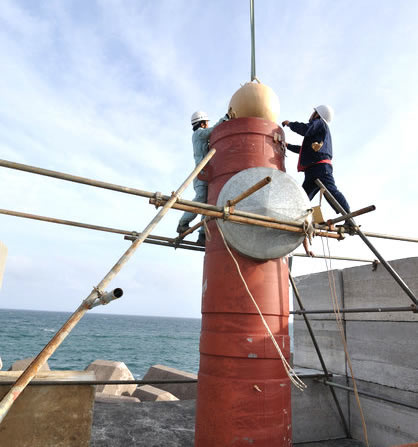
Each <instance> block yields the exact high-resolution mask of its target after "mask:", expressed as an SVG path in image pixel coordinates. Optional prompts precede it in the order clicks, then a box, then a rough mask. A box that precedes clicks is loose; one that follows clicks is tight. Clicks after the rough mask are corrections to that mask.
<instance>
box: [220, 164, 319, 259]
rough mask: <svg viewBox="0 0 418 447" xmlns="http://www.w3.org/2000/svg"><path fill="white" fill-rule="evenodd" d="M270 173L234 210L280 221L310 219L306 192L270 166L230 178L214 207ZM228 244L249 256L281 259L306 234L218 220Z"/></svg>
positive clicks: (287, 176) (222, 203)
mask: <svg viewBox="0 0 418 447" xmlns="http://www.w3.org/2000/svg"><path fill="white" fill-rule="evenodd" d="M267 176H270V177H271V179H272V181H271V183H270V184H268V185H267V186H264V187H263V188H261V189H260V190H258V191H257V192H255V193H253V194H252V195H250V196H249V197H247V198H245V199H244V200H242V201H241V202H239V203H238V204H237V205H236V206H235V209H237V210H241V211H246V212H251V213H257V214H263V215H265V216H270V217H274V218H276V219H278V220H280V221H283V222H286V221H287V222H290V221H293V222H295V221H296V222H299V223H303V222H304V221H305V220H307V221H308V222H311V219H312V218H311V214H310V212H309V211H308V210H310V209H311V204H310V201H309V199H308V196H307V195H306V193H305V191H304V190H303V189H302V187H301V186H299V185H298V184H297V183H296V181H295V180H294V179H293V178H292V177H290V176H289V175H288V174H286V173H285V172H282V171H279V170H277V169H273V168H264V167H258V168H250V169H245V170H244V171H241V172H239V173H238V174H236V175H234V176H233V177H231V178H230V179H229V180H228V181H227V182H226V183H225V185H224V186H223V188H222V190H221V192H220V193H219V196H218V201H217V206H221V207H223V206H225V204H226V203H227V201H228V200H231V199H233V198H235V197H237V196H238V195H239V194H241V193H242V192H244V191H245V190H247V189H248V188H250V187H251V186H253V185H254V184H256V183H257V182H259V181H260V180H262V179H263V178H265V177H267ZM218 222H219V225H220V227H221V229H222V232H223V233H224V235H225V238H226V240H227V242H228V244H230V245H231V247H233V248H234V249H235V250H237V251H238V252H239V253H241V254H243V255H245V256H249V257H251V258H255V259H260V260H268V259H276V258H281V257H282V256H286V255H287V254H289V253H290V252H292V251H293V250H294V249H295V248H296V247H297V246H299V245H300V244H301V243H302V242H303V239H304V238H305V235H304V234H303V233H292V232H289V231H284V230H276V229H273V228H265V227H259V226H255V225H248V224H238V223H233V222H229V221H224V220H222V219H218Z"/></svg>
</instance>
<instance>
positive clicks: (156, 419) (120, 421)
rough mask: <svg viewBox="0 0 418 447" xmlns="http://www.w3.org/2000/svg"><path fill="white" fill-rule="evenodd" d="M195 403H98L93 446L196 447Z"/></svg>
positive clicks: (332, 446) (354, 446)
mask: <svg viewBox="0 0 418 447" xmlns="http://www.w3.org/2000/svg"><path fill="white" fill-rule="evenodd" d="M195 403H196V401H194V400H182V401H175V402H141V403H140V404H138V403H133V402H123V401H121V402H109V403H107V402H106V403H105V402H95V404H94V415H93V427H92V435H91V444H90V446H91V447H132V446H136V447H163V446H164V447H193V444H194V418H195ZM296 446H297V447H363V444H362V443H359V442H358V441H353V440H347V439H346V440H334V441H323V442H319V443H318V442H314V443H308V444H306V443H304V444H295V447H296Z"/></svg>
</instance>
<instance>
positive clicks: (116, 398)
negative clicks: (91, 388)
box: [94, 392, 141, 403]
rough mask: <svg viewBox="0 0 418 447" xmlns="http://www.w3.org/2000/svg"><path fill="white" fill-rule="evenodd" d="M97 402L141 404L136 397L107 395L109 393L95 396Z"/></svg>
mask: <svg viewBox="0 0 418 447" xmlns="http://www.w3.org/2000/svg"><path fill="white" fill-rule="evenodd" d="M94 401H95V402H104V403H106V402H108V403H111V402H135V403H139V402H141V401H140V400H139V399H138V398H137V397H134V396H115V395H114V394H107V393H97V392H96V395H95V396H94Z"/></svg>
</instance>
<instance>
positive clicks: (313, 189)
mask: <svg viewBox="0 0 418 447" xmlns="http://www.w3.org/2000/svg"><path fill="white" fill-rule="evenodd" d="M333 114H334V111H333V110H332V108H331V107H329V106H326V105H320V106H318V107H315V108H314V112H313V113H312V115H311V117H310V118H309V123H307V124H305V123H298V122H296V121H295V122H290V121H283V122H282V125H283V127H284V126H288V127H290V129H291V130H293V132H296V133H298V134H299V135H302V136H303V137H304V138H303V142H302V146H297V145H294V144H289V143H287V144H286V146H287V148H288V149H289V150H290V151H292V152H295V153H296V154H299V160H298V171H299V172H301V171H302V172H304V173H305V180H304V182H303V184H302V188H303V189H304V190H305V192H306V194H307V195H308V197H309V200H312V199H313V198H314V197H315V195H316V194H317V192H318V191H319V186H318V185H317V184H316V183H315V180H316V179H319V180H321V182H322V183H323V184H324V186H325V187H326V188H327V189H328V191H329V192H330V193H331V194H332V195H333V196H334V197H335V198H336V200H337V201H338V203H339V204H340V205H341V206H342V207H343V208H344V210H345V211H346V212H347V213H349V212H350V206H349V204H348V202H347V200H346V199H345V197H344V195H343V194H342V193H341V192H340V191H339V190H338V188H337V186H336V185H335V181H334V177H333V175H332V164H331V160H332V141H331V133H330V131H329V127H328V123H330V121H331V119H332V117H333ZM328 203H329V204H330V205H331V206H332V208H334V210H335V211H336V212H337V213H338V210H337V209H335V207H334V206H333V205H332V203H330V202H329V201H328Z"/></svg>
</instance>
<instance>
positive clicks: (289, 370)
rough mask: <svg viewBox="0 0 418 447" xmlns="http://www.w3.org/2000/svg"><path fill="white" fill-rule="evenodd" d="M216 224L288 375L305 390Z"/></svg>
mask: <svg viewBox="0 0 418 447" xmlns="http://www.w3.org/2000/svg"><path fill="white" fill-rule="evenodd" d="M216 225H217V227H218V231H219V234H220V235H221V237H222V241H223V243H224V245H225V248H226V249H227V251H228V253H229V254H230V256H231V258H232V260H233V261H234V264H235V266H236V268H237V272H238V275H239V277H240V278H241V281H242V283H243V284H244V287H245V290H246V291H247V293H248V296H249V297H250V298H251V301H252V302H253V304H254V306H255V308H256V310H257V312H258V314H259V315H260V318H261V321H262V322H263V325H264V327H265V328H266V330H267V332H268V334H269V336H270V338H271V341H272V342H273V345H274V347H275V348H276V350H277V352H278V354H279V356H280V359H281V361H282V363H283V367H284V369H285V371H286V374H287V376H288V377H289V379H290V380H291V382H292V383H293V385H295V386H296V388H298V389H299V390H300V391H304V390H305V388H307V385H306V384H305V383H304V382H303V381H302V380H301V379H300V378H299V376H298V375H297V374H296V371H295V370H294V369H293V368H292V367H291V366H290V365H289V363H288V361H287V360H286V358H285V356H284V355H283V352H282V350H281V349H280V346H279V345H278V343H277V341H276V339H275V338H274V335H273V333H272V332H271V329H270V327H269V325H268V324H267V321H266V320H265V318H264V316H263V313H262V312H261V310H260V308H259V307H258V304H257V302H256V300H255V298H254V296H253V294H252V293H251V292H250V289H249V288H248V284H247V282H246V281H245V279H244V276H243V275H242V272H241V269H240V266H239V264H238V261H237V260H236V258H235V256H234V255H233V254H232V251H231V249H230V248H229V245H228V244H227V242H226V240H225V236H224V234H223V232H222V230H221V227H220V226H219V223H218V221H216Z"/></svg>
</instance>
